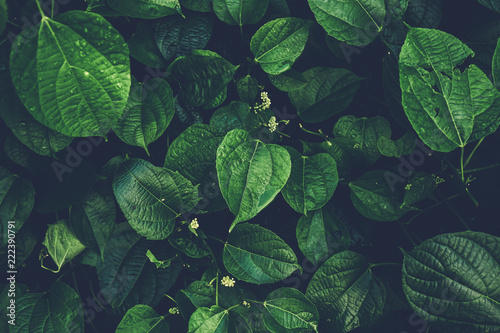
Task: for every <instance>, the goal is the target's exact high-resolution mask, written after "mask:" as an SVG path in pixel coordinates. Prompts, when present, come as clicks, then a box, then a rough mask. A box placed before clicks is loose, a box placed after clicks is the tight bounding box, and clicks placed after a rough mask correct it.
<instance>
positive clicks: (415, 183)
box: [403, 172, 436, 206]
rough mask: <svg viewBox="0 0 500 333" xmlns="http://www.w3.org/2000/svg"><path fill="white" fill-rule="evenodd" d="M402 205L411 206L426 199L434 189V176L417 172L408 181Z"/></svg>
mask: <svg viewBox="0 0 500 333" xmlns="http://www.w3.org/2000/svg"><path fill="white" fill-rule="evenodd" d="M405 189H406V192H405V196H404V199H403V205H405V206H411V205H414V204H416V203H417V202H420V201H422V200H424V199H425V198H427V197H428V196H429V195H431V194H432V192H433V191H434V190H435V189H436V175H430V174H427V173H423V172H417V173H415V175H413V176H412V177H411V179H410V180H409V181H408V184H407V185H406V187H405Z"/></svg>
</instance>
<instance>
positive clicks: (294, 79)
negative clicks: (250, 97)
mask: <svg viewBox="0 0 500 333" xmlns="http://www.w3.org/2000/svg"><path fill="white" fill-rule="evenodd" d="M269 80H271V83H272V84H273V85H274V86H275V87H276V88H277V89H279V90H281V91H285V92H290V91H294V90H299V89H302V88H304V87H305V86H307V84H308V82H307V79H306V78H305V77H303V76H302V74H300V73H299V72H297V71H296V70H295V69H293V68H290V69H289V70H287V71H286V72H283V73H281V74H278V75H272V74H269Z"/></svg>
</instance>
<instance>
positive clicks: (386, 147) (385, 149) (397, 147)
mask: <svg viewBox="0 0 500 333" xmlns="http://www.w3.org/2000/svg"><path fill="white" fill-rule="evenodd" d="M416 140H417V137H416V136H415V134H414V133H413V132H406V133H405V134H404V135H403V136H402V137H401V138H399V139H397V140H395V141H394V140H391V139H389V138H388V137H385V136H380V137H379V138H378V140H377V148H378V150H379V151H380V153H381V154H382V155H384V156H387V157H398V158H399V157H401V156H404V155H408V154H410V153H411V152H412V151H413V150H415V147H416V145H417V144H416Z"/></svg>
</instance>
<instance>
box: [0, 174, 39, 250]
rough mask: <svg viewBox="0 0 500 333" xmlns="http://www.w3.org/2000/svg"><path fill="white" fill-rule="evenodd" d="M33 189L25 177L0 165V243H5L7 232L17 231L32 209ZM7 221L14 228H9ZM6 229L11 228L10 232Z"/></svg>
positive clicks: (33, 201)
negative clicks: (12, 222)
mask: <svg viewBox="0 0 500 333" xmlns="http://www.w3.org/2000/svg"><path fill="white" fill-rule="evenodd" d="M34 204H35V189H34V188H33V185H32V184H31V182H30V181H29V180H27V179H24V178H20V177H19V175H16V174H13V173H12V172H10V171H9V170H7V169H5V168H3V167H1V166H0V232H1V233H0V235H1V237H2V238H1V239H0V244H1V245H2V246H3V245H4V244H7V241H8V239H9V238H8V235H9V233H12V232H14V233H17V232H18V231H19V229H21V227H22V226H23V224H24V222H26V220H27V219H28V216H29V215H30V214H31V211H32V210H33V205H34ZM9 221H14V222H15V223H14V224H12V226H14V227H15V228H14V229H12V227H11V228H9V223H8V222H9ZM8 230H11V231H10V232H9V231H8Z"/></svg>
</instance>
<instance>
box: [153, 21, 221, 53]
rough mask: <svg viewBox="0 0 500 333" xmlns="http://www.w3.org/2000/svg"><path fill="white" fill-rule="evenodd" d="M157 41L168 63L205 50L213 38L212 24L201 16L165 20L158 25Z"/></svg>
mask: <svg viewBox="0 0 500 333" xmlns="http://www.w3.org/2000/svg"><path fill="white" fill-rule="evenodd" d="M154 35H155V40H156V45H157V46H158V49H159V50H160V52H161V54H162V55H163V57H164V58H165V60H166V61H170V60H171V59H172V58H173V59H175V58H178V57H180V56H184V55H188V54H189V53H191V51H194V50H200V49H203V48H205V46H206V45H207V43H208V41H209V40H210V37H211V36H212V22H211V21H209V20H208V19H206V18H204V17H201V16H189V17H187V18H186V19H184V18H182V17H180V16H175V17H174V16H171V17H166V18H163V19H162V20H161V21H160V22H158V24H157V25H156V29H155V33H154Z"/></svg>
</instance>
